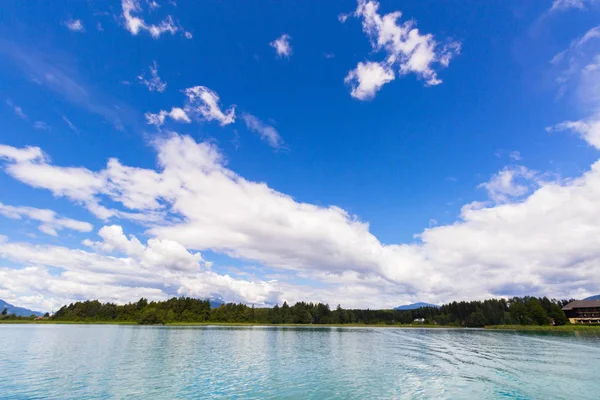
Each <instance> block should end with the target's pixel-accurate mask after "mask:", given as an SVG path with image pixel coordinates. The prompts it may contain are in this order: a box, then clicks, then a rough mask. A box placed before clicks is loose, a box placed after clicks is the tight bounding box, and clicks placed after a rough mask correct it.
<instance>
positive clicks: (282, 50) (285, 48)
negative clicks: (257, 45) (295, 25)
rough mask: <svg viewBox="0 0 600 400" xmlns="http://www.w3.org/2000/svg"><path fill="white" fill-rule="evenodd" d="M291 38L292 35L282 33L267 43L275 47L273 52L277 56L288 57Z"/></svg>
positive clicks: (290, 53)
mask: <svg viewBox="0 0 600 400" xmlns="http://www.w3.org/2000/svg"><path fill="white" fill-rule="evenodd" d="M291 39H292V37H291V36H290V35H288V34H287V33H284V34H283V35H281V36H279V37H278V38H277V39H275V40H274V41H272V42H271V43H269V44H270V45H271V47H272V48H274V49H275V53H276V54H277V56H278V57H284V58H289V57H290V56H291V55H292V44H291V43H290V40H291Z"/></svg>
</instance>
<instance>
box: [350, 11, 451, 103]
mask: <svg viewBox="0 0 600 400" xmlns="http://www.w3.org/2000/svg"><path fill="white" fill-rule="evenodd" d="M378 10H379V3H378V2H377V1H366V0H358V7H357V9H356V11H355V12H354V16H355V17H357V18H361V19H362V27H363V31H364V32H365V33H366V34H367V36H368V37H369V39H370V41H371V46H372V47H373V50H374V51H376V52H383V53H384V54H385V58H384V60H382V61H380V62H372V61H368V62H366V63H362V62H359V63H358V65H357V67H356V68H355V69H354V70H352V71H350V72H349V73H348V75H347V76H346V82H349V83H351V87H352V95H353V96H354V97H356V98H358V99H361V100H365V99H370V98H372V97H373V96H374V95H375V93H376V92H377V91H378V90H379V89H380V88H381V86H383V85H384V84H385V83H387V82H390V81H392V80H393V79H394V77H395V76H394V72H393V68H397V69H398V72H399V73H400V74H401V75H405V74H408V73H415V74H416V75H417V76H418V77H419V78H421V79H424V80H425V83H426V85H438V84H440V83H441V82H442V81H441V79H439V78H438V76H437V72H436V71H435V70H434V65H436V64H437V65H438V66H440V67H447V66H448V65H449V63H450V60H451V59H452V57H454V56H455V55H456V54H458V53H459V52H460V43H458V42H449V43H447V44H445V45H440V44H439V43H438V42H437V41H436V40H435V39H434V38H433V35H431V34H425V35H422V34H421V33H419V30H418V29H417V28H416V27H415V22H414V20H409V21H406V22H404V23H403V24H399V22H398V20H399V19H400V17H401V16H402V13H401V12H400V11H395V12H392V13H389V14H385V15H381V14H379V12H378ZM344 20H345V19H344ZM363 82H364V83H363Z"/></svg>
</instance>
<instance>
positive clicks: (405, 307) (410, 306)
mask: <svg viewBox="0 0 600 400" xmlns="http://www.w3.org/2000/svg"><path fill="white" fill-rule="evenodd" d="M421 307H435V308H440V306H438V305H437V304H431V303H423V302H418V303H412V304H404V305H402V306H398V307H396V308H394V310H416V309H417V308H421Z"/></svg>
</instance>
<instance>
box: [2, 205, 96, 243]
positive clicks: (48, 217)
mask: <svg viewBox="0 0 600 400" xmlns="http://www.w3.org/2000/svg"><path fill="white" fill-rule="evenodd" d="M0 215H2V216H5V217H7V218H12V219H21V218H28V219H31V220H34V221H38V222H40V223H41V224H40V226H39V227H38V229H39V230H40V231H42V232H44V233H47V234H48V235H52V236H58V233H57V231H59V230H62V229H73V230H76V231H79V232H90V231H91V230H92V228H93V227H92V225H91V224H90V223H88V222H84V221H78V220H75V219H71V218H63V217H59V216H58V215H57V214H56V212H54V211H52V210H47V209H40V208H34V207H15V206H9V205H6V204H2V203H0Z"/></svg>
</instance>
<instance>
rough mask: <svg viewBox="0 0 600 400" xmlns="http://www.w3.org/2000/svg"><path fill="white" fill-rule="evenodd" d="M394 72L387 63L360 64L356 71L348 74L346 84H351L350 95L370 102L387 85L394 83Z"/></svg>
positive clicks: (370, 62)
mask: <svg viewBox="0 0 600 400" xmlns="http://www.w3.org/2000/svg"><path fill="white" fill-rule="evenodd" d="M394 78H395V75H394V71H392V69H391V68H389V67H388V66H387V65H386V64H385V63H378V62H373V61H368V62H366V63H364V64H363V63H362V62H359V63H358V65H357V66H356V68H355V69H353V70H352V71H350V72H348V75H346V78H345V79H344V82H346V83H348V84H350V86H351V88H352V90H351V92H350V94H351V95H352V97H355V98H357V99H359V100H370V99H372V98H374V97H375V95H376V94H377V92H378V91H379V89H381V87H382V86H383V85H385V84H386V83H388V82H390V81H393V80H394Z"/></svg>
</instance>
